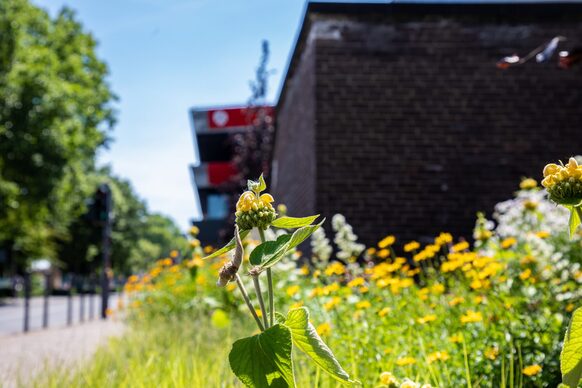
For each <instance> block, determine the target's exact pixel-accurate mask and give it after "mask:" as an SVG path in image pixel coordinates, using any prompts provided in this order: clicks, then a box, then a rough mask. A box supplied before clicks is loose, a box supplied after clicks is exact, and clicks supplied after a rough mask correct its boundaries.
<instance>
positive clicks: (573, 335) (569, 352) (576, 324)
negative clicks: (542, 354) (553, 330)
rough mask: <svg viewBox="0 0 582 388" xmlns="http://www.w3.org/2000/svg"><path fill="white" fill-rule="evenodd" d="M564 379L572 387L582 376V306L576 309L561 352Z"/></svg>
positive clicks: (575, 385) (573, 387)
mask: <svg viewBox="0 0 582 388" xmlns="http://www.w3.org/2000/svg"><path fill="white" fill-rule="evenodd" d="M560 369H561V371H562V381H563V383H564V384H566V385H568V386H569V387H571V388H575V387H577V386H578V383H579V382H580V379H581V378H582V308H579V309H577V310H576V311H574V314H573V315H572V320H571V321H570V326H569V327H568V330H567V331H566V336H565V338H564V347H563V348H562V353H561V354H560Z"/></svg>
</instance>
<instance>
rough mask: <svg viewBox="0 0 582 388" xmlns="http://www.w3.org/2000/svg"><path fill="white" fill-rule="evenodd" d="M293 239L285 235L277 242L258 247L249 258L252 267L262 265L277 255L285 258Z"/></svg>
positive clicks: (267, 242) (268, 242)
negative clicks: (289, 243) (290, 241)
mask: <svg viewBox="0 0 582 388" xmlns="http://www.w3.org/2000/svg"><path fill="white" fill-rule="evenodd" d="M290 239H291V235H290V234H283V235H281V236H279V237H277V240H276V241H265V242H264V243H262V244H260V245H258V246H257V247H256V248H255V249H253V251H252V252H251V256H250V258H249V260H250V262H251V264H252V265H261V264H262V263H264V262H266V261H268V260H271V259H273V258H274V257H276V256H277V255H281V256H283V255H284V254H285V252H286V248H287V245H288V244H287V243H288V242H289V240H290Z"/></svg>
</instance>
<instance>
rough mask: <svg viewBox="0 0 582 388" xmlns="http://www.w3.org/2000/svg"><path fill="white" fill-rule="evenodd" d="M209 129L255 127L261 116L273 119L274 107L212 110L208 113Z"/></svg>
mask: <svg viewBox="0 0 582 388" xmlns="http://www.w3.org/2000/svg"><path fill="white" fill-rule="evenodd" d="M206 114H207V120H208V128H210V129H227V128H236V127H248V126H251V125H253V123H254V121H255V120H256V119H257V116H258V115H259V114H261V115H267V116H268V117H270V118H271V119H272V118H273V108H272V107H270V106H269V107H257V108H253V109H247V108H226V109H210V110H208V111H207V113H206Z"/></svg>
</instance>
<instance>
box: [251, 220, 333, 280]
mask: <svg viewBox="0 0 582 388" xmlns="http://www.w3.org/2000/svg"><path fill="white" fill-rule="evenodd" d="M324 221H325V218H324V219H323V221H321V222H320V223H319V224H317V225H309V226H304V227H302V228H299V229H297V230H296V231H295V232H293V234H292V235H291V238H290V239H289V241H288V242H287V244H285V245H284V246H283V247H282V248H281V249H280V250H279V251H277V253H276V254H274V255H272V256H271V257H269V258H268V259H267V260H265V261H263V263H262V264H261V270H265V269H267V268H270V267H272V266H274V265H275V264H277V263H278V262H279V261H280V260H281V259H282V258H283V257H284V256H285V254H286V253H287V252H289V251H290V250H291V249H293V248H295V247H296V246H297V245H299V244H301V243H302V242H303V241H305V239H306V238H307V237H309V236H311V234H312V233H313V232H315V230H316V229H317V228H319V227H320V226H321V224H323V223H324Z"/></svg>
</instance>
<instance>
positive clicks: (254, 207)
mask: <svg viewBox="0 0 582 388" xmlns="http://www.w3.org/2000/svg"><path fill="white" fill-rule="evenodd" d="M272 202H274V199H273V196H271V194H262V195H261V196H260V197H259V196H258V195H257V194H255V193H253V192H252V191H245V192H244V193H242V195H241V196H240V198H239V200H238V202H237V204H236V213H235V215H236V224H237V225H238V227H239V228H240V229H241V230H249V229H252V228H259V229H267V228H268V227H269V225H271V222H273V220H274V219H275V217H276V216H277V213H276V212H275V209H274V208H273V205H272V204H271V203H272Z"/></svg>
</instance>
